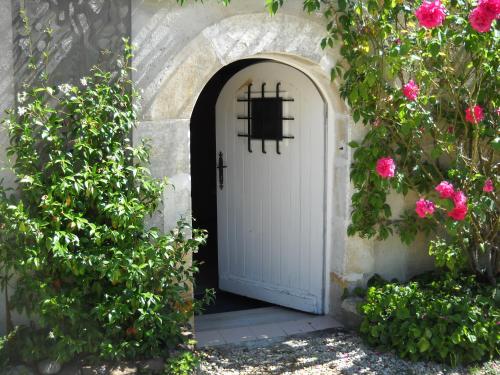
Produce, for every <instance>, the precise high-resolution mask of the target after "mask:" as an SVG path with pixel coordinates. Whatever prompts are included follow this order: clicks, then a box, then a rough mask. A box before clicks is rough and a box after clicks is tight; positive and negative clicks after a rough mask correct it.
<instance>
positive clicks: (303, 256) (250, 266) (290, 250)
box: [216, 62, 325, 314]
mask: <svg viewBox="0 0 500 375" xmlns="http://www.w3.org/2000/svg"><path fill="white" fill-rule="evenodd" d="M249 83H252V87H251V91H252V95H251V96H252V97H260V96H261V88H262V83H266V86H265V96H276V86H277V84H278V83H280V96H281V97H283V98H293V99H294V101H285V102H283V116H284V117H293V118H294V120H285V121H283V124H284V125H283V134H284V135H285V136H293V137H294V138H293V139H284V140H283V141H282V142H280V145H279V146H280V147H279V148H280V152H281V154H278V153H277V148H276V142H275V141H265V150H266V153H263V152H262V142H261V140H258V139H255V140H251V148H252V152H249V150H248V139H247V138H245V137H242V136H241V135H242V134H247V132H248V123H247V120H245V119H238V116H240V117H244V116H246V115H247V114H248V105H249V104H248V102H242V101H238V100H237V99H238V98H240V99H241V98H245V96H246V95H247V87H248V84H249ZM216 133H217V135H216V138H217V154H218V155H217V158H218V157H219V153H220V152H221V153H222V157H223V161H224V164H225V165H226V166H227V167H226V168H224V169H223V170H222V173H223V174H224V175H223V186H222V188H220V186H219V182H220V181H219V176H218V178H217V182H216V183H217V185H218V190H217V191H218V193H217V215H218V219H217V221H218V246H219V287H220V289H221V290H225V291H229V292H232V293H236V294H240V295H244V296H247V297H251V298H255V299H259V300H263V301H267V302H271V303H274V304H277V305H282V306H287V307H291V308H294V309H298V310H302V311H307V312H312V313H317V314H321V313H323V285H324V251H323V248H324V245H323V242H324V236H323V234H324V149H325V147H324V145H325V139H324V138H325V137H324V134H325V104H324V101H323V99H322V97H321V95H320V94H319V92H318V90H317V88H316V87H315V86H314V84H313V83H312V82H311V81H310V80H309V78H307V77H306V76H305V75H304V74H303V73H301V72H300V71H298V70H296V69H294V68H292V67H290V66H287V65H284V64H279V63H273V62H262V63H258V64H255V65H251V66H250V67H247V68H245V69H243V70H241V71H240V72H238V73H237V74H236V75H234V76H233V77H232V78H231V79H230V80H229V81H228V82H227V84H226V85H225V86H224V88H223V89H222V91H221V94H220V96H219V98H218V101H217V105H216Z"/></svg>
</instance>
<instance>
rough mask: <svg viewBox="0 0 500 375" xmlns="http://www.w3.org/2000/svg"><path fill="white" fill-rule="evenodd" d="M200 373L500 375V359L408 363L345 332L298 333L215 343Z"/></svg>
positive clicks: (204, 353)
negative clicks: (458, 364) (461, 364)
mask: <svg viewBox="0 0 500 375" xmlns="http://www.w3.org/2000/svg"><path fill="white" fill-rule="evenodd" d="M200 354H201V356H202V359H203V360H202V365H201V369H200V371H199V374H207V375H208V374H214V375H222V374H235V375H236V374H238V375H240V374H259V375H261V374H262V375H263V374H328V375H336V374H352V375H354V374H356V375H358V374H377V375H378V374H383V375H392V374H394V375H406V374H408V375H409V374H412V375H413V374H414V375H425V374H450V375H451V374H457V375H462V374H477V375H479V374H484V375H499V374H500V361H498V360H497V361H493V362H488V363H486V364H483V365H481V366H478V367H473V368H469V369H464V368H458V369H453V370H452V369H449V368H447V367H446V366H442V365H438V364H435V363H424V362H407V361H404V360H401V359H399V358H398V357H396V356H395V355H394V354H391V353H378V352H376V351H374V350H372V349H370V348H368V347H367V346H365V345H364V344H363V343H362V341H361V339H360V338H359V337H358V336H357V335H355V334H353V333H348V332H343V331H339V330H336V331H323V332H319V333H316V334H307V335H301V336H293V337H288V338H286V339H284V340H283V341H277V342H274V343H266V342H259V343H252V344H247V345H241V346H231V347H227V346H226V347H222V348H210V349H204V350H202V351H200Z"/></svg>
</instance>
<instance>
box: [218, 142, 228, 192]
mask: <svg viewBox="0 0 500 375" xmlns="http://www.w3.org/2000/svg"><path fill="white" fill-rule="evenodd" d="M223 156H224V154H223V153H222V151H220V152H219V162H218V163H217V169H218V170H219V189H221V190H222V189H223V188H224V168H227V165H224V158H223Z"/></svg>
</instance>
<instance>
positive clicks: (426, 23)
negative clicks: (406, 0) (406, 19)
mask: <svg viewBox="0 0 500 375" xmlns="http://www.w3.org/2000/svg"><path fill="white" fill-rule="evenodd" d="M445 12H446V8H445V7H444V5H443V4H441V1H440V0H436V1H427V0H424V2H423V3H422V5H420V7H419V8H418V9H417V10H416V12H415V16H416V17H417V18H418V22H419V23H420V25H421V26H423V27H425V28H427V29H432V28H434V27H437V26H440V25H441V24H442V23H443V21H444V19H445V18H446V13H445Z"/></svg>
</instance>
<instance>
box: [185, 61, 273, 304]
mask: <svg viewBox="0 0 500 375" xmlns="http://www.w3.org/2000/svg"><path fill="white" fill-rule="evenodd" d="M262 61H264V60H262V59H248V60H240V61H237V62H234V63H232V64H229V65H227V66H225V67H224V68H222V69H221V70H219V71H218V72H217V73H216V74H215V75H214V76H213V77H212V79H211V80H210V81H209V82H208V83H207V85H206V86H205V88H204V89H203V91H202V92H201V94H200V97H199V98H198V101H197V102H196V105H195V107H194V109H193V114H192V117H191V125H190V130H191V146H190V147H191V198H192V211H193V218H194V223H193V225H194V227H195V228H200V229H206V230H207V231H208V241H207V244H206V245H205V246H204V247H203V248H201V249H200V251H199V252H198V253H197V254H195V255H194V256H193V258H194V260H196V261H198V262H200V263H201V265H200V272H199V274H198V275H197V278H196V285H195V298H200V297H201V296H202V295H203V293H204V291H205V289H207V288H213V289H215V290H216V300H215V304H213V305H212V306H208V307H207V308H206V309H205V313H216V312H226V311H236V310H245V309H250V308H256V307H263V306H269V304H268V303H266V302H262V301H256V300H253V299H249V298H245V297H242V296H238V295H234V294H231V293H227V292H223V291H220V290H218V282H219V274H218V256H217V255H218V254H217V185H216V168H215V167H216V163H217V150H216V144H215V104H216V102H217V98H218V96H219V94H220V91H221V90H222V88H223V87H224V85H225V84H226V82H227V81H228V80H229V79H230V78H231V77H232V76H233V75H234V74H236V73H237V72H238V71H240V70H241V69H244V68H246V67H247V66H250V65H252V64H255V63H258V62H262Z"/></svg>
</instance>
